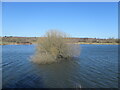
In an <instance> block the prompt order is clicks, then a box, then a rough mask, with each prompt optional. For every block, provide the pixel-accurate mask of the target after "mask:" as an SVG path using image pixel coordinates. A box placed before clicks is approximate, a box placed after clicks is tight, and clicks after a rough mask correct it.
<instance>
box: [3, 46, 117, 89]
mask: <svg viewBox="0 0 120 90" xmlns="http://www.w3.org/2000/svg"><path fill="white" fill-rule="evenodd" d="M80 47H81V54H80V57H76V58H74V59H73V60H70V61H62V62H61V63H53V64H47V65H37V64H34V63H32V62H31V61H30V59H31V56H32V55H33V54H34V53H35V46H34V45H4V46H2V48H3V51H2V54H3V55H2V59H3V64H2V68H3V88H16V87H17V88H78V87H82V88H117V87H118V45H80Z"/></svg>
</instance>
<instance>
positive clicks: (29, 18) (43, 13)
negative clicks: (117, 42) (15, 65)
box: [2, 2, 118, 38]
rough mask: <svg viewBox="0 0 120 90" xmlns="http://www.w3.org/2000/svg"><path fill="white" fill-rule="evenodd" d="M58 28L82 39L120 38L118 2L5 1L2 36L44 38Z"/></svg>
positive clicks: (3, 5)
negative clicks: (48, 32)
mask: <svg viewBox="0 0 120 90" xmlns="http://www.w3.org/2000/svg"><path fill="white" fill-rule="evenodd" d="M51 29H56V30H59V31H62V32H65V33H67V34H69V35H70V36H71V37H79V38H112V37H113V38H117V37H118V3H117V2H3V3H2V32H3V33H2V36H20V37H40V36H43V35H44V34H45V32H46V31H48V30H51Z"/></svg>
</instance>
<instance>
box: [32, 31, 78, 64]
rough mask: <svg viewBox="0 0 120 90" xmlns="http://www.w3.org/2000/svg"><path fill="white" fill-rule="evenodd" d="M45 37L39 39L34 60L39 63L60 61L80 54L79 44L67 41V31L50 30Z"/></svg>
mask: <svg viewBox="0 0 120 90" xmlns="http://www.w3.org/2000/svg"><path fill="white" fill-rule="evenodd" d="M44 37H45V38H39V39H38V40H37V46H36V53H35V56H34V57H33V62H36V63H39V64H46V63H52V62H60V61H61V60H69V59H70V58H72V57H74V56H78V55H79V54H80V48H79V45H75V44H67V43H66V41H65V39H64V38H67V35H66V34H65V33H62V32H59V31H57V30H50V31H48V32H47V33H46V34H45V36H44Z"/></svg>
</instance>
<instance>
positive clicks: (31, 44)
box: [0, 42, 120, 45]
mask: <svg viewBox="0 0 120 90" xmlns="http://www.w3.org/2000/svg"><path fill="white" fill-rule="evenodd" d="M67 44H93V45H95V44H96V45H120V44H119V43H84V42H78V43H67ZM0 45H35V43H7V44H0Z"/></svg>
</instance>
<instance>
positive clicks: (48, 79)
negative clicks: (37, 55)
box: [37, 58, 81, 88]
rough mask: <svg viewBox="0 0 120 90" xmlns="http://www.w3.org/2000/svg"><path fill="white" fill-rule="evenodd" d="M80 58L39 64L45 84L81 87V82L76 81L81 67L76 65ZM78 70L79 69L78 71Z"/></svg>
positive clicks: (47, 85)
mask: <svg viewBox="0 0 120 90" xmlns="http://www.w3.org/2000/svg"><path fill="white" fill-rule="evenodd" d="M77 60H79V58H72V59H71V60H62V61H61V62H59V63H52V64H45V65H37V67H38V69H39V70H40V72H39V73H38V75H39V74H41V75H42V78H43V79H44V85H45V87H48V88H58V87H60V88H75V87H80V86H81V85H80V82H79V83H76V79H75V78H74V77H75V76H77V75H78V73H80V72H79V68H78V65H76V63H77ZM77 70H78V71H77Z"/></svg>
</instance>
